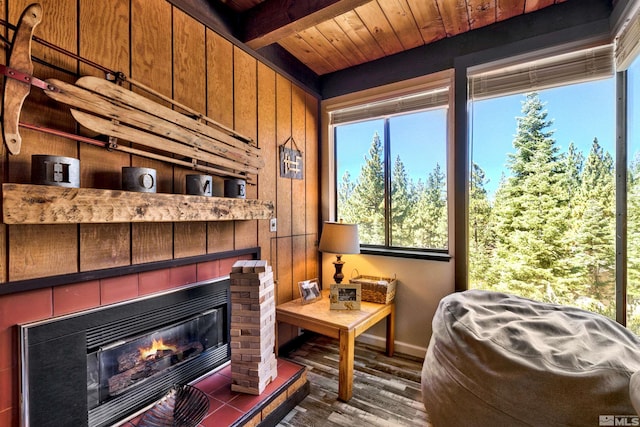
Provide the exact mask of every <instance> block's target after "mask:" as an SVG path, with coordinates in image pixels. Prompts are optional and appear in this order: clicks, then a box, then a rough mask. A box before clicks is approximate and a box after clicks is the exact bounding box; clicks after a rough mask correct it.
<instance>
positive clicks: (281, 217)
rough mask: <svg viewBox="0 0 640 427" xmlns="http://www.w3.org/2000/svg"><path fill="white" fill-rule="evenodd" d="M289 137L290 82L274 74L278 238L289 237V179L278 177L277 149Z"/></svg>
mask: <svg viewBox="0 0 640 427" xmlns="http://www.w3.org/2000/svg"><path fill="white" fill-rule="evenodd" d="M290 136H291V82H290V81H289V80H288V79H286V78H285V77H283V76H282V75H280V74H276V156H278V172H277V177H278V178H277V191H278V199H277V201H276V216H277V219H278V232H277V234H278V237H281V236H290V235H291V214H292V213H291V179H289V178H282V177H281V176H280V166H279V154H278V150H279V147H280V146H281V145H282V144H284V143H285V142H286V141H287V139H289V137H290Z"/></svg>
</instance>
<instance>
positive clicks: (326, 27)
mask: <svg viewBox="0 0 640 427" xmlns="http://www.w3.org/2000/svg"><path fill="white" fill-rule="evenodd" d="M209 1H210V2H211V3H214V2H217V3H223V4H224V5H226V7H228V8H230V9H231V10H232V11H233V12H234V13H235V14H237V15H238V17H239V19H238V21H239V22H240V26H241V28H240V32H241V33H242V40H243V41H244V42H245V43H246V44H247V45H248V46H249V47H251V48H254V49H259V48H261V47H264V46H267V45H269V44H272V43H278V44H279V45H280V46H282V47H283V48H284V49H286V50H287V51H289V52H290V53H291V54H292V55H293V56H295V57H296V58H297V59H298V60H300V61H301V62H302V63H304V64H305V65H306V66H307V67H309V68H310V69H311V70H313V71H314V72H315V73H316V74H318V75H323V74H327V73H331V72H334V71H338V70H342V69H345V68H348V67H352V66H354V65H358V64H361V63H364V62H368V61H372V60H375V59H378V58H381V57H384V56H389V55H393V54H395V53H398V52H402V51H405V50H408V49H411V48H414V47H418V46H422V45H425V44H428V43H432V42H435V41H437V40H441V39H444V38H446V37H452V36H455V35H457V34H461V33H464V32H467V31H471V30H474V29H477V28H480V27H484V26H487V25H490V24H493V23H495V22H499V21H503V20H506V19H509V18H512V17H514V16H517V15H522V14H525V13H530V12H534V11H536V10H539V9H542V8H545V7H549V6H553V5H554V4H558V3H562V2H565V1H567V0H373V1H372V0H297V1H296V0H209ZM574 1H579V0H574Z"/></svg>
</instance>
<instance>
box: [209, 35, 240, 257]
mask: <svg viewBox="0 0 640 427" xmlns="http://www.w3.org/2000/svg"><path fill="white" fill-rule="evenodd" d="M206 39H207V40H206V46H207V52H206V57H207V74H206V75H207V116H208V117H210V118H212V119H213V120H215V121H217V122H219V123H220V124H222V125H224V126H228V127H233V101H234V99H233V45H232V44H231V43H230V42H229V41H227V40H225V39H224V38H223V37H221V36H220V35H218V34H216V33H215V32H213V31H211V30H207V31H206ZM214 179H215V182H216V183H220V184H221V181H222V179H220V178H214ZM215 187H216V185H214V188H215ZM233 248H234V225H233V222H227V221H224V222H209V223H207V252H208V253H211V252H218V251H229V250H232V249H233Z"/></svg>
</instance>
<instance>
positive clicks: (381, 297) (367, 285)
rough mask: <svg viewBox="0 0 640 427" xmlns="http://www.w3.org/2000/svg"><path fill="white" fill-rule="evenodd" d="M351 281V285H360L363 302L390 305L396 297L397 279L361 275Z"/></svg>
mask: <svg viewBox="0 0 640 427" xmlns="http://www.w3.org/2000/svg"><path fill="white" fill-rule="evenodd" d="M355 271H356V274H358V275H357V276H356V277H352V278H351V279H349V283H359V284H360V286H361V294H362V301H367V302H377V303H378V304H389V303H390V302H391V301H393V299H394V298H395V296H396V285H397V279H396V277H395V275H394V277H393V278H391V277H380V276H367V275H360V274H359V273H357V270H355Z"/></svg>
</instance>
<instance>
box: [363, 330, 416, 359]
mask: <svg viewBox="0 0 640 427" xmlns="http://www.w3.org/2000/svg"><path fill="white" fill-rule="evenodd" d="M357 341H359V342H361V343H364V344H368V345H371V346H373V347H379V348H381V349H384V348H386V340H385V339H384V338H381V337H378V336H376V335H372V334H362V335H360V336H359V337H358V338H357ZM395 351H397V352H398V353H402V354H406V355H407V356H413V357H417V358H419V359H424V356H425V354H426V353H427V349H426V347H419V346H417V345H413V344H409V343H406V342H402V341H398V340H396V341H395Z"/></svg>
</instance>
